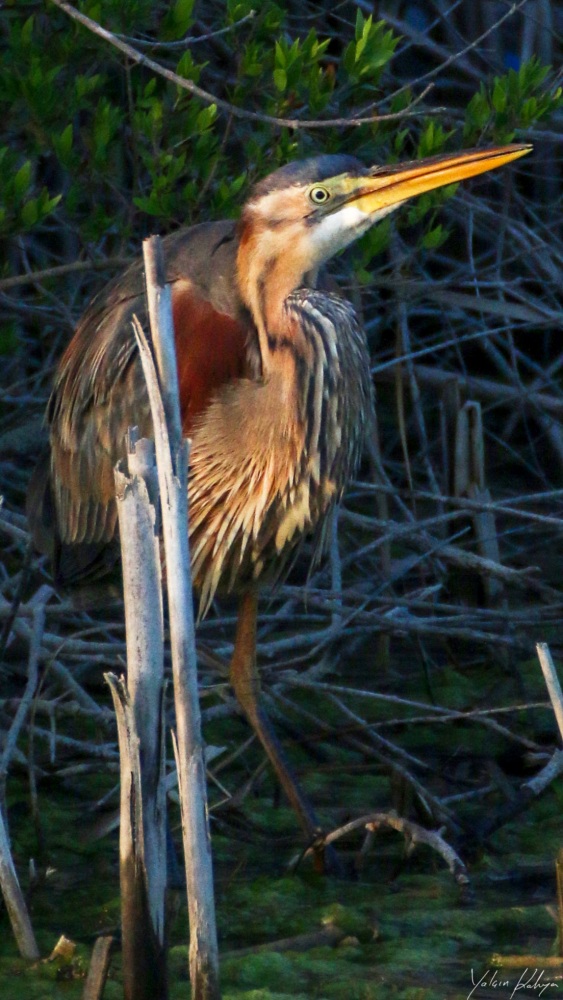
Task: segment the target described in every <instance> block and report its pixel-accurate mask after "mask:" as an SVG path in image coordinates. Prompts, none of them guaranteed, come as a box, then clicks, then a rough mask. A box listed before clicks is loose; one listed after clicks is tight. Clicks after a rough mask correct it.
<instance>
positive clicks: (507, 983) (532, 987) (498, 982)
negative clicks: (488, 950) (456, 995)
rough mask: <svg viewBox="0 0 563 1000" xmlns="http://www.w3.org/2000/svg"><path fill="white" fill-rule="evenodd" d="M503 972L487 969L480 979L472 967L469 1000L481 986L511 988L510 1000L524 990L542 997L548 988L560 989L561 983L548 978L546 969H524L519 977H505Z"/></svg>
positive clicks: (528, 994) (527, 994)
mask: <svg viewBox="0 0 563 1000" xmlns="http://www.w3.org/2000/svg"><path fill="white" fill-rule="evenodd" d="M503 975H504V974H502V973H499V972H498V971H497V969H493V970H492V971H491V969H487V971H486V972H485V973H483V975H482V976H481V978H480V979H477V978H476V975H475V972H474V970H473V969H471V983H472V989H471V990H470V992H469V993H468V994H467V1000H471V997H472V996H473V994H474V993H475V990H476V989H478V988H479V986H482V987H485V986H486V987H487V988H488V989H489V990H491V989H493V990H497V989H504V990H511V993H510V994H509V997H510V1000H512V997H515V996H516V995H517V994H518V993H520V992H521V991H522V990H527V991H529V992H527V993H525V994H524V996H530V995H531V996H537V997H541V996H543V994H544V993H545V991H546V990H548V989H550V988H551V989H554V990H557V989H559V984H558V983H556V982H554V981H552V980H550V979H547V977H546V972H545V969H533V970H532V971H530V969H524V971H523V972H522V973H521V974H520V977H519V979H518V980H517V981H516V980H515V979H504V978H503Z"/></svg>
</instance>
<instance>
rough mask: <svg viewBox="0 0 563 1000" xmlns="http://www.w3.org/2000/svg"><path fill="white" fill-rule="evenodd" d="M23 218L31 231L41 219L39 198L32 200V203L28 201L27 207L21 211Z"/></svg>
mask: <svg viewBox="0 0 563 1000" xmlns="http://www.w3.org/2000/svg"><path fill="white" fill-rule="evenodd" d="M21 218H22V222H23V224H24V226H25V227H26V229H31V227H32V226H34V225H35V223H36V222H37V220H38V219H39V205H38V202H37V198H31V199H30V201H26V203H25V205H24V206H23V208H22V210H21Z"/></svg>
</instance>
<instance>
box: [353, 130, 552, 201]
mask: <svg viewBox="0 0 563 1000" xmlns="http://www.w3.org/2000/svg"><path fill="white" fill-rule="evenodd" d="M531 149H532V146H530V145H529V144H513V145H511V146H497V147H493V148H492V149H470V150H466V151H465V152H463V153H455V154H454V155H451V154H449V153H447V154H445V155H440V156H431V157H428V158H427V159H425V160H412V161H411V162H409V163H402V164H399V165H397V166H395V165H393V166H388V167H374V168H373V170H372V171H371V173H370V175H369V176H368V177H365V176H364V177H362V178H359V179H358V182H357V183H358V187H357V188H356V192H357V193H355V194H352V196H351V198H350V202H351V203H352V204H353V205H354V206H356V207H357V208H359V209H360V211H362V212H365V213H366V214H368V215H373V214H374V213H375V212H380V211H382V210H385V209H390V208H392V207H395V206H398V205H399V204H401V202H403V201H407V199H409V198H414V197H415V196H416V195H419V194H424V193H425V192H426V191H433V190H434V189H435V188H439V187H444V186H445V185H446V184H457V182H458V181H463V180H465V179H466V178H467V177H475V176H476V175H477V174H484V173H485V172H486V171H487V170H496V168H497V167H502V166H504V164H505V163H510V162H511V160H517V159H518V158H519V157H520V156H526V154H527V153H529V152H530V151H531Z"/></svg>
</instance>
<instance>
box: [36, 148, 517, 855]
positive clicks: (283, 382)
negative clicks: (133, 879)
mask: <svg viewBox="0 0 563 1000" xmlns="http://www.w3.org/2000/svg"><path fill="white" fill-rule="evenodd" d="M530 149H531V146H529V145H527V144H512V145H507V146H503V147H498V146H497V147H494V148H488V149H473V150H465V151H463V152H459V153H454V154H440V155H438V156H434V157H428V158H426V159H421V160H413V161H409V162H404V163H401V164H398V165H397V164H393V165H391V166H374V167H371V168H367V167H366V166H365V165H364V164H363V163H361V162H360V161H359V160H357V159H356V158H354V157H351V156H348V155H341V154H337V155H320V156H316V157H313V158H311V159H307V160H304V161H297V162H292V163H289V164H287V165H285V166H283V167H281V168H280V169H278V170H276V171H275V172H274V173H271V174H270V175H269V176H267V177H266V178H265V179H263V180H261V181H260V182H259V183H258V184H256V185H255V187H254V188H253V189H252V190H251V192H250V195H249V197H248V199H247V201H246V202H245V204H244V206H243V208H242V211H241V214H240V217H239V219H238V221H219V222H204V223H202V224H199V225H195V226H193V227H189V228H183V229H180V230H179V231H177V232H176V233H173V234H171V235H169V236H167V237H166V238H165V239H164V240H163V249H164V254H165V260H166V271H167V275H166V277H167V281H168V282H169V284H170V286H171V297H172V309H173V319H174V329H175V346H176V355H177V368H178V381H179V393H180V408H181V417H182V429H183V433H184V435H185V436H186V437H189V438H191V441H192V444H191V450H190V464H189V487H188V492H189V509H190V514H189V536H190V551H191V562H192V576H193V583H194V587H195V590H196V591H197V592H198V594H199V602H200V616H202V615H204V614H205V613H206V612H207V611H208V609H209V607H210V605H211V603H212V602H213V599H214V597H215V595H216V594H217V595H220V594H228V593H232V594H234V595H236V597H237V599H238V616H237V625H236V634H235V641H234V652H233V655H232V659H231V662H230V669H229V677H230V682H231V685H232V688H233V690H234V693H235V695H236V698H237V700H238V703H239V705H240V707H241V709H242V712H243V713H244V715H245V716H246V718H247V719H248V721H249V723H250V724H251V726H252V727H253V729H254V731H255V733H256V734H257V736H258V737H259V739H260V741H261V743H262V745H263V747H264V750H265V752H266V754H267V756H268V758H269V760H270V762H271V764H272V766H273V769H274V771H275V773H276V775H277V777H278V779H279V782H280V783H281V786H282V788H283V790H284V792H285V794H286V796H287V798H288V800H289V802H290V803H291V805H292V807H293V809H294V810H295V812H296V814H297V817H298V819H299V822H300V824H301V827H302V828H303V831H304V834H305V837H306V838H307V840H308V841H309V842H313V841H314V840H315V838H316V837H317V835H318V831H319V823H318V820H317V816H316V815H315V811H314V809H313V807H312V805H311V804H310V803H309V801H308V799H307V797H306V795H305V794H304V792H303V791H302V789H301V787H300V785H299V783H298V781H297V780H296V778H295V776H294V774H293V772H292V769H291V766H290V764H289V762H288V760H287V757H286V753H285V751H284V749H283V748H282V746H281V743H280V741H279V739H278V737H277V735H276V733H275V730H274V728H273V726H272V724H271V723H270V721H269V719H268V716H267V713H266V711H265V709H264V706H263V703H262V699H261V694H260V680H259V674H258V670H257V662H256V625H257V595H258V590H259V588H260V586H261V585H262V584H263V583H267V582H268V581H272V580H279V579H280V578H283V575H284V573H285V572H287V570H288V567H289V566H290V564H291V562H292V561H293V559H294V558H295V556H296V553H297V552H298V550H299V548H300V546H301V544H302V542H303V540H304V538H306V537H307V536H309V537H310V538H311V539H312V541H313V545H312V554H313V559H318V558H319V557H320V555H321V554H322V552H323V551H324V550H325V549H326V546H327V539H328V538H329V536H330V525H331V518H332V517H333V515H334V513H335V510H336V508H337V505H338V503H339V501H340V499H341V497H342V494H343V491H344V489H345V487H346V485H347V483H348V482H349V480H350V479H351V478H352V477H353V476H354V475H355V473H356V470H357V468H358V464H359V462H360V458H361V453H362V446H363V441H364V435H365V433H366V428H368V427H369V424H370V414H371V413H372V408H373V405H374V399H373V388H372V379H371V376H370V361H369V355H368V350H367V345H366V339H365V334H364V332H363V330H362V327H361V324H360V322H359V319H358V316H357V315H356V312H355V311H354V308H353V307H352V305H351V304H350V302H348V301H346V300H345V299H344V298H342V297H341V296H340V295H338V294H336V293H335V292H333V291H327V290H325V286H324V284H323V279H322V268H323V266H324V265H325V264H326V263H327V261H328V260H329V259H330V258H332V257H333V256H334V255H335V254H337V253H338V252H339V251H341V250H343V249H344V248H345V247H346V246H348V245H349V244H351V243H352V242H353V241H354V240H357V239H358V237H360V236H361V235H362V234H363V233H365V232H366V231H367V230H368V229H369V228H370V227H371V226H373V225H374V224H375V223H377V222H378V221H379V220H381V219H382V218H384V217H385V216H387V215H388V214H389V213H390V212H393V211H395V210H396V209H397V208H398V207H399V206H400V205H403V204H404V203H405V202H406V201H408V200H409V199H411V198H413V197H415V196H417V195H420V194H423V193H425V192H428V191H432V190H433V189H436V188H440V187H442V186H444V185H449V184H453V183H457V182H458V181H461V180H464V179H467V178H470V177H473V176H475V175H478V174H481V173H483V172H485V171H489V170H493V169H496V168H497V167H501V166H503V165H504V164H507V163H510V162H511V161H512V160H515V159H517V158H518V157H521V156H523V155H525V154H526V153H528V152H529V151H530ZM134 315H137V317H138V318H139V319H140V320H141V321H142V322H146V305H145V299H144V282H143V272H142V265H141V263H140V261H138V262H136V263H134V264H132V265H131V266H130V267H129V268H128V269H127V270H126V271H125V272H124V273H123V274H121V275H120V276H119V277H117V279H116V280H114V281H113V282H111V283H110V284H109V285H108V286H107V287H106V288H104V289H103V290H102V291H101V292H100V293H99V294H98V295H97V297H95V298H94V299H93V301H92V302H91V304H90V305H89V307H87V309H86V312H85V313H84V315H83V317H82V319H81V320H80V321H79V323H78V326H77V329H76V332H75V334H74V337H73V339H72V340H71V342H70V344H69V345H68V347H67V349H66V351H65V352H64V354H63V356H62V359H61V361H60V363H59V366H58V370H57V373H56V376H55V380H54V386H53V390H52V394H51V397H50V401H49V404H48V408H47V423H48V427H49V452H48V455H47V456H46V458H45V460H44V461H43V462H42V463H40V464H39V466H38V468H37V470H36V473H35V475H34V477H33V479H32V483H31V487H30V491H29V495H28V514H29V518H30V522H31V527H32V532H33V536H34V539H35V542H36V545H37V547H38V548H39V549H40V550H41V551H43V552H46V553H48V554H49V555H50V556H51V557H52V559H53V564H54V574H55V578H56V581H58V582H59V583H63V584H65V583H73V582H75V581H76V580H78V579H80V578H83V577H85V576H88V575H90V576H94V575H96V574H101V573H103V572H105V571H106V570H107V569H108V568H109V566H111V564H112V563H113V562H114V561H115V558H116V538H117V530H118V529H117V509H116V501H115V495H114V467H115V465H116V463H117V462H118V461H119V460H120V459H121V458H123V457H124V455H125V451H126V434H127V429H128V427H130V426H133V425H136V426H137V427H138V428H139V432H140V434H141V436H147V437H150V436H151V432H152V424H151V416H150V408H149V402H148V396H147V391H146V387H145V383H144V378H143V374H142V369H141V364H140V359H139V355H138V350H137V347H136V342H135V337H134V334H133V330H132V318H133V316H134Z"/></svg>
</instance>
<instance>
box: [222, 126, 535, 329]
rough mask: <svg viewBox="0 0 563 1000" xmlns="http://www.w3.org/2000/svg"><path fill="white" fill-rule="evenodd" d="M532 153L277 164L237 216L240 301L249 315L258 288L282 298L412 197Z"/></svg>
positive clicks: (513, 150)
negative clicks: (389, 162) (372, 164)
mask: <svg viewBox="0 0 563 1000" xmlns="http://www.w3.org/2000/svg"><path fill="white" fill-rule="evenodd" d="M531 148H532V147H531V146H530V145H527V144H526V145H525V144H513V145H510V146H500V147H494V148H492V149H472V150H466V151H464V152H462V153H455V154H450V153H447V154H444V155H439V156H432V157H429V158H427V159H423V160H413V161H410V162H408V163H401V164H393V165H391V166H384V167H377V166H375V167H369V168H366V167H365V166H364V164H363V163H361V162H360V161H359V160H356V159H355V158H354V157H350V156H342V155H335V156H331V155H326V156H317V157H314V158H313V159H310V160H303V161H297V162H294V163H290V164H288V165H287V166H284V167H281V169H279V170H276V171H275V172H274V173H273V174H270V176H269V177H266V178H265V179H264V180H262V181H260V183H259V184H257V185H256V187H255V188H254V190H253V191H252V193H251V196H250V198H249V200H248V201H247V203H246V205H245V207H244V210H243V213H242V217H241V222H240V249H239V264H238V270H239V282H240V284H241V291H242V294H243V297H244V298H245V300H246V301H247V303H248V304H249V305H250V306H251V308H253V312H254V311H255V309H254V305H255V303H254V302H252V298H253V294H254V292H255V288H256V286H257V285H259V284H260V283H261V284H262V287H266V290H268V289H269V290H270V296H271V297H273V296H275V297H276V298H277V299H278V300H280V297H281V299H283V298H284V297H285V296H286V295H287V294H288V293H289V292H290V291H292V289H293V288H297V287H299V286H300V285H302V284H303V283H304V281H305V277H306V276H308V275H311V274H312V275H315V273H316V271H317V270H318V268H319V267H320V266H321V265H322V264H324V263H325V262H326V261H327V260H329V259H330V258H331V257H333V256H334V254H336V253H338V252H339V251H340V250H342V249H343V248H344V247H346V246H348V245H349V244H350V243H352V242H353V241H354V240H355V239H357V238H358V237H359V236H361V235H362V234H363V233H365V232H366V230H368V229H369V228H370V227H371V226H373V225H374V223H376V222H378V221H379V220H380V219H382V218H384V217H385V216H386V215H388V214H389V213H390V212H393V211H395V209H396V208H399V206H400V205H402V204H404V202H406V201H408V200H409V199H410V198H414V197H416V196H417V195H419V194H424V193H425V192H427V191H433V190H434V189H435V188H439V187H444V186H445V185H447V184H454V183H457V182H458V181H462V180H465V179H466V178H468V177H475V176H476V175H477V174H481V173H485V172H486V171H488V170H494V169H496V168H497V167H501V166H503V165H504V164H505V163H510V161H511V160H515V159H517V158H518V157H520V156H524V155H525V154H526V153H528V152H529V151H530V150H531ZM253 290H254V291H253ZM263 294H264V293H263Z"/></svg>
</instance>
